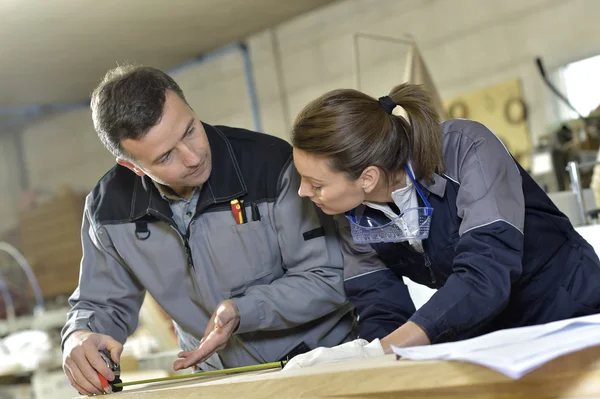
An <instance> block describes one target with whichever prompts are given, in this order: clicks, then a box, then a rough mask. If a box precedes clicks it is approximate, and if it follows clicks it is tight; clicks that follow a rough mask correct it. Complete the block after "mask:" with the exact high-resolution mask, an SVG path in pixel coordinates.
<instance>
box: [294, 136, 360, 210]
mask: <svg viewBox="0 0 600 399" xmlns="http://www.w3.org/2000/svg"><path fill="white" fill-rule="evenodd" d="M294 164H295V165H296V169H297V170H298V173H299V174H300V177H301V178H302V180H301V182H300V189H299V190H298V195H300V196H301V197H308V198H310V200H311V201H312V202H314V203H315V204H316V205H317V206H318V207H319V208H321V209H322V210H323V212H324V213H326V214H328V215H335V214H339V213H344V212H347V211H349V210H351V209H353V208H355V207H357V206H358V205H360V204H361V203H362V202H363V201H364V200H365V191H364V189H363V187H362V184H361V179H357V180H354V181H352V180H348V178H347V176H346V175H345V174H344V173H341V172H335V171H333V170H332V169H331V167H330V166H329V163H328V162H327V159H326V158H324V157H318V156H315V155H311V154H309V153H307V152H304V151H302V150H299V149H297V148H294Z"/></svg>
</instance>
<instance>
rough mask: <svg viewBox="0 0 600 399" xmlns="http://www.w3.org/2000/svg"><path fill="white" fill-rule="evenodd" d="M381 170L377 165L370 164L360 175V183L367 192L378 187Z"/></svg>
mask: <svg viewBox="0 0 600 399" xmlns="http://www.w3.org/2000/svg"><path fill="white" fill-rule="evenodd" d="M380 177H381V170H379V168H378V167H377V166H368V167H367V168H366V169H365V170H363V172H362V174H361V175H360V184H361V186H362V189H363V190H364V191H365V193H367V194H369V193H371V192H372V191H373V190H375V188H376V187H377V183H378V182H379V179H380Z"/></svg>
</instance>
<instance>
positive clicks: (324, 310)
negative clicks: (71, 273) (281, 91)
mask: <svg viewBox="0 0 600 399" xmlns="http://www.w3.org/2000/svg"><path fill="white" fill-rule="evenodd" d="M91 107H92V111H93V120H94V127H95V129H96V131H97V132H98V135H99V137H100V139H101V140H102V142H103V143H104V145H105V146H106V147H107V149H108V150H109V151H111V153H112V154H113V155H114V156H115V157H116V158H117V163H118V165H116V166H115V167H114V168H112V169H111V170H110V171H109V172H108V173H107V174H106V175H105V176H104V177H102V178H101V180H100V182H99V183H98V185H97V186H96V187H95V188H94V190H93V191H92V192H91V193H90V194H89V195H88V197H87V200H86V206H85V215H84V220H83V229H82V242H83V260H82V264H81V276H80V283H79V287H78V288H77V289H76V291H75V292H74V293H73V295H72V297H71V298H70V303H71V305H72V310H71V311H70V312H69V315H68V321H67V324H66V325H65V327H64V329H63V331H62V344H63V352H64V362H63V368H64V370H65V373H66V374H67V376H68V377H69V380H70V381H71V384H72V385H73V386H74V387H75V388H76V389H77V390H78V391H79V392H81V393H83V394H88V395H91V394H97V393H101V392H102V386H101V384H100V380H99V378H98V375H97V374H98V372H99V373H101V374H102V375H104V377H106V378H107V379H108V380H109V381H110V380H112V379H113V378H114V375H113V374H112V373H111V372H110V370H109V369H108V368H107V367H106V366H105V365H104V363H103V362H102V360H101V357H100V355H99V352H98V351H99V350H103V349H107V350H108V351H110V354H111V357H112V359H113V360H114V361H115V362H118V361H119V356H120V353H121V351H122V344H123V343H124V342H125V340H126V339H127V337H128V335H130V334H131V333H133V332H134V331H135V329H136V327H137V323H138V313H139V309H140V307H141V304H142V301H143V298H144V293H145V291H148V292H149V293H150V294H151V295H152V296H153V297H154V298H155V299H156V300H157V302H158V303H159V304H160V305H161V306H162V307H163V308H164V309H165V311H166V312H167V313H168V314H169V315H170V317H171V318H172V319H173V321H174V323H175V327H176V330H177V332H178V336H179V341H180V345H181V346H182V348H183V349H184V352H182V353H180V355H179V357H180V358H181V359H179V360H177V361H176V362H175V363H174V369H176V370H177V369H183V368H187V367H190V366H194V365H198V366H199V367H200V368H201V369H204V368H208V367H235V366H241V365H247V364H253V363H262V362H271V361H277V360H280V359H284V358H287V357H292V356H294V355H295V354H297V353H302V352H306V351H308V350H310V349H313V348H316V347H319V346H334V345H337V344H339V343H341V342H344V341H347V340H349V339H352V338H353V324H354V323H353V317H352V310H351V307H350V305H349V304H348V303H347V301H346V298H345V294H344V289H343V278H342V258H341V251H340V249H339V246H338V245H339V244H338V242H337V239H336V236H335V232H334V227H333V225H332V224H331V222H330V221H329V219H328V218H326V217H324V215H323V214H322V213H320V212H318V211H317V209H316V208H314V206H313V205H312V204H311V202H310V201H309V200H307V199H302V198H300V197H299V196H298V195H297V191H298V188H299V184H300V178H299V176H298V174H297V172H296V170H295V169H294V166H293V162H292V156H291V155H292V150H291V147H290V146H289V145H288V144H287V143H286V142H285V141H283V140H280V139H278V138H275V137H271V136H268V135H265V134H259V133H255V132H250V131H246V130H242V129H236V128H230V127H223V126H220V127H217V126H211V125H208V124H206V123H203V122H201V121H200V120H199V119H198V118H197V116H196V115H195V113H194V111H193V110H192V109H191V108H190V107H189V105H188V104H187V102H186V100H185V97H184V95H183V92H182V91H181V89H180V88H179V86H178V85H177V83H175V81H174V80H173V79H172V78H170V77H169V76H168V75H167V74H166V73H164V72H162V71H159V70H157V69H153V68H147V67H131V66H128V67H119V68H116V69H114V70H112V71H109V72H108V73H107V75H106V76H105V78H104V80H103V81H102V83H101V84H100V85H99V87H97V88H96V90H95V91H94V93H93V95H92V102H91ZM235 200H237V202H235ZM231 201H234V203H233V204H232V203H231ZM241 201H243V203H242V202H241ZM238 204H241V207H239V208H238V207H237V205H238ZM241 210H244V211H245V215H244V212H242V213H241V215H242V216H241V217H242V219H240V211H241ZM196 347H197V348H196ZM194 348H196V349H194ZM209 358H210V361H207V359H209ZM205 361H207V362H206V363H204V362H205Z"/></svg>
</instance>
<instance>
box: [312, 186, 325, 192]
mask: <svg viewBox="0 0 600 399" xmlns="http://www.w3.org/2000/svg"><path fill="white" fill-rule="evenodd" d="M312 188H313V190H315V191H321V189H322V188H323V187H321V186H312Z"/></svg>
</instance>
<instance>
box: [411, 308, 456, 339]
mask: <svg viewBox="0 0 600 399" xmlns="http://www.w3.org/2000/svg"><path fill="white" fill-rule="evenodd" d="M408 321H412V322H413V323H415V324H416V325H418V326H419V327H421V328H422V329H423V330H425V333H426V334H427V336H428V337H429V341H430V342H431V343H432V344H435V343H436V342H437V341H438V340H439V339H440V338H441V337H442V336H443V335H446V334H447V333H448V331H447V330H442V329H440V328H439V326H438V325H437V324H436V323H434V322H432V321H431V320H428V319H426V318H424V317H423V316H421V315H420V314H419V312H418V311H417V312H416V313H414V314H413V315H412V316H411V318H410V319H408Z"/></svg>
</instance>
